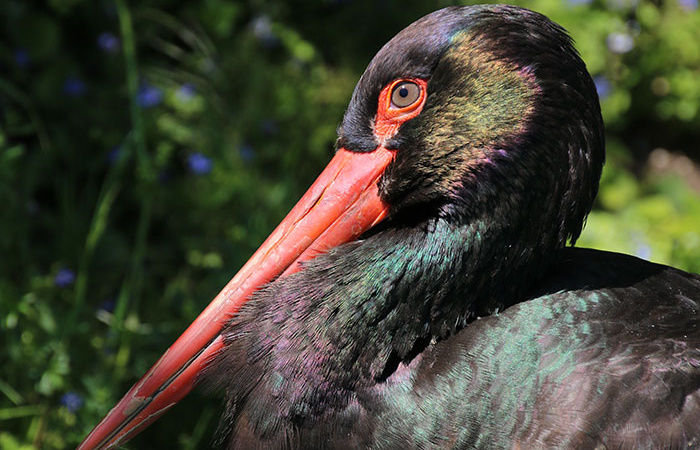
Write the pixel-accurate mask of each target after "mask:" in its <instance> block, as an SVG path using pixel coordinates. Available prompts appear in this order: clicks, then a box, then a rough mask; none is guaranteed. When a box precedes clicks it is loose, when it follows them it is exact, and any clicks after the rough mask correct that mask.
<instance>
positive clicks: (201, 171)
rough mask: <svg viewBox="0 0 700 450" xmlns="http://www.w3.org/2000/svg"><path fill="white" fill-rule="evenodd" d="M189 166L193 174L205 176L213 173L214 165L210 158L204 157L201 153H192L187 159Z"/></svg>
mask: <svg viewBox="0 0 700 450" xmlns="http://www.w3.org/2000/svg"><path fill="white" fill-rule="evenodd" d="M187 165H188V166H189V167H190V170H191V171H192V173H194V174H196V175H205V174H207V173H209V172H211V169H212V167H213V166H214V163H213V162H212V160H211V158H209V157H208V156H204V155H203V154H201V153H192V154H191V155H190V156H188V157H187Z"/></svg>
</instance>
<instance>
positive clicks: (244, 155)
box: [238, 144, 255, 162]
mask: <svg viewBox="0 0 700 450" xmlns="http://www.w3.org/2000/svg"><path fill="white" fill-rule="evenodd" d="M238 154H240V155H241V159H243V161H246V162H250V161H252V160H253V157H254V156H255V149H254V148H253V146H252V145H250V144H243V145H241V148H240V149H238Z"/></svg>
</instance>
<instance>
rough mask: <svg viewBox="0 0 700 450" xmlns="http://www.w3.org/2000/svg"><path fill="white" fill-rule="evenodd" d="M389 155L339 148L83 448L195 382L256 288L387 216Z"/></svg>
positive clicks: (128, 434)
mask: <svg viewBox="0 0 700 450" xmlns="http://www.w3.org/2000/svg"><path fill="white" fill-rule="evenodd" d="M392 158H393V152H391V151H389V150H386V149H385V148H383V147H379V148H377V149H376V150H374V151H373V152H369V153H353V152H350V151H348V150H345V149H340V150H339V151H338V152H337V153H336V155H335V156H334V157H333V159H332V160H331V162H330V163H329V164H328V167H326V169H325V170H324V171H323V172H322V173H321V175H320V176H319V177H318V179H317V180H316V181H315V182H314V184H313V185H312V186H311V187H310V188H309V190H308V191H307V192H306V194H304V196H303V197H302V198H301V200H300V201H299V203H297V205H296V206H295V207H294V208H293V209H292V211H291V212H290V213H289V214H288V215H287V217H286V218H285V219H284V220H283V221H282V223H280V224H279V226H278V227H277V228H276V229H275V230H274V231H273V232H272V234H271V235H270V237H268V238H267V240H265V242H264V243H263V244H262V246H261V247H260V248H259V249H258V250H257V251H256V252H255V254H254V255H253V256H252V257H251V258H250V260H249V261H248V262H247V263H246V264H245V265H244V266H243V268H242V269H241V270H240V271H239V272H238V273H237V274H236V276H234V277H233V278H232V279H231V281H229V283H228V284H227V285H226V287H224V289H223V290H222V291H221V292H220V293H219V295H217V296H216V298H215V299H214V300H213V301H212V302H211V304H209V306H207V308H206V309H205V310H204V311H203V312H202V314H200V315H199V317H197V319H196V320H195V321H194V322H193V323H192V325H190V326H189V328H187V330H186V331H185V332H184V333H183V334H182V336H180V338H179V339H178V340H177V341H176V342H175V343H174V344H173V345H172V346H171V347H170V348H169V349H168V350H167V351H166V352H165V354H164V355H163V356H161V358H160V359H159V360H158V362H156V364H155V365H154V366H153V367H152V368H151V369H150V370H149V371H148V373H146V375H144V376H143V378H141V380H139V381H138V382H137V383H136V384H135V385H134V386H133V387H132V388H131V389H130V390H129V392H127V394H126V395H125V396H124V397H123V398H122V399H121V400H120V401H119V403H118V404H117V405H116V406H115V407H114V408H113V409H112V410H111V411H110V412H109V414H107V416H106V417H105V418H104V419H103V420H102V422H100V423H99V424H98V425H97V427H95V429H94V430H93V431H92V432H91V433H90V434H89V435H88V436H87V437H86V438H85V440H84V441H83V443H82V444H81V445H80V447H78V448H79V450H87V449H90V450H92V449H103V448H111V447H114V446H117V445H119V444H123V443H125V442H126V441H128V440H129V439H130V438H132V437H133V436H135V435H136V434H137V433H138V432H139V431H141V430H142V429H144V428H145V427H146V426H148V425H149V424H150V423H151V422H153V421H155V420H156V419H157V418H158V417H160V415H161V414H163V413H164V412H165V411H166V410H168V409H169V408H170V407H171V406H173V405H174V404H175V403H177V402H178V401H180V400H181V399H182V398H183V397H184V396H185V395H187V393H188V392H189V391H190V390H191V389H192V387H193V386H194V384H195V382H196V381H197V374H198V373H200V372H201V371H202V369H203V368H204V367H205V366H206V365H207V364H208V363H209V362H210V361H211V359H212V358H213V357H214V356H215V355H216V353H217V352H218V351H219V350H220V349H221V348H222V347H223V345H224V344H223V341H222V337H221V331H222V329H223V327H224V325H225V324H226V322H227V321H228V320H229V319H230V318H231V317H232V316H234V315H235V314H236V312H237V311H238V310H239V309H240V307H241V305H243V304H244V303H245V302H246V301H247V300H248V299H249V298H250V297H251V294H252V293H253V292H254V291H256V290H257V289H259V288H260V287H261V286H263V285H264V284H265V283H268V282H270V281H272V280H274V279H275V278H276V277H278V276H285V275H288V274H290V273H293V272H296V271H298V270H299V269H300V263H301V262H303V261H307V260H309V259H311V258H313V257H314V256H316V255H317V254H319V253H322V252H325V251H326V250H328V249H330V248H332V247H335V246H337V245H339V244H342V243H344V242H348V241H351V240H354V239H356V238H358V237H359V236H360V235H361V234H363V233H364V232H365V231H367V230H369V229H370V228H372V227H373V226H374V225H375V224H377V223H378V222H380V221H382V220H383V219H384V218H385V217H386V215H387V213H388V207H387V206H386V205H385V204H384V203H383V202H382V200H381V199H380V197H379V194H378V187H377V181H378V179H379V177H380V176H381V175H382V173H383V172H384V170H385V169H386V167H387V165H389V163H390V162H391V160H392Z"/></svg>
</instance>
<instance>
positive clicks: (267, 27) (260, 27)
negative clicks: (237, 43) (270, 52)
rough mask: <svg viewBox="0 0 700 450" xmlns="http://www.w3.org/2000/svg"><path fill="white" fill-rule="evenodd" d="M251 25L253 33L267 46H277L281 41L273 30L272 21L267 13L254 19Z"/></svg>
mask: <svg viewBox="0 0 700 450" xmlns="http://www.w3.org/2000/svg"><path fill="white" fill-rule="evenodd" d="M251 26H252V28H253V34H254V35H255V37H256V38H258V40H259V41H260V42H262V44H263V45H264V46H265V47H268V48H270V47H275V46H276V45H277V44H278V43H279V39H277V36H275V33H274V31H272V21H270V18H269V17H268V16H266V15H261V16H258V17H256V18H255V19H253V21H252V23H251Z"/></svg>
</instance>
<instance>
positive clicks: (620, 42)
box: [606, 33, 634, 54]
mask: <svg viewBox="0 0 700 450" xmlns="http://www.w3.org/2000/svg"><path fill="white" fill-rule="evenodd" d="M606 42H607V44H608V50H610V51H611V52H613V53H618V54H622V53H627V52H629V51H630V50H632V49H633V48H634V38H633V37H632V35H630V34H629V33H610V34H609V35H608V38H607V40H606Z"/></svg>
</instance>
